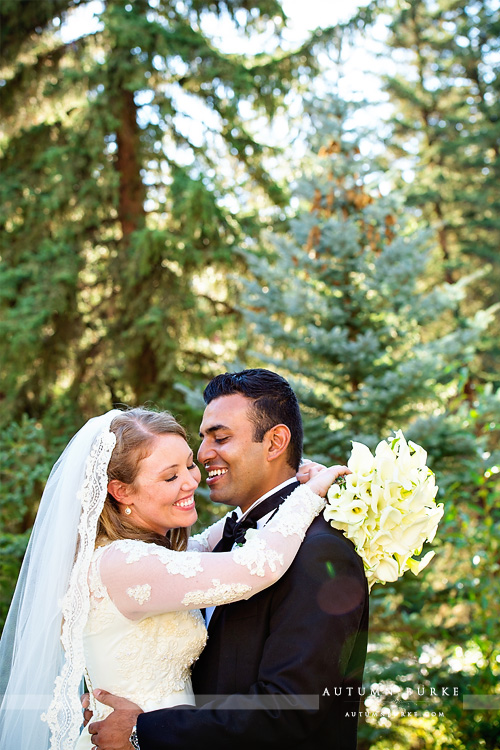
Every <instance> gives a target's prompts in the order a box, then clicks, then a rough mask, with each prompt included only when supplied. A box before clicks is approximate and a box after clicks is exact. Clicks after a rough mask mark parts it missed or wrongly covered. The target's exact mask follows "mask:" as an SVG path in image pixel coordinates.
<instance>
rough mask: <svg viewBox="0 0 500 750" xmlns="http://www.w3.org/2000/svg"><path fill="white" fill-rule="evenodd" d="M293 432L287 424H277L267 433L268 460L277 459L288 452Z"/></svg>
mask: <svg viewBox="0 0 500 750" xmlns="http://www.w3.org/2000/svg"><path fill="white" fill-rule="evenodd" d="M291 437H292V434H291V432H290V430H289V428H288V427H287V426H286V424H277V425H275V426H274V427H272V428H271V429H270V430H268V431H267V433H266V440H268V449H267V460H268V461H275V460H276V459H277V458H279V457H280V456H283V455H284V454H286V452H287V450H288V446H289V445H290V439H291Z"/></svg>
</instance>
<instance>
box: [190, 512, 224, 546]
mask: <svg viewBox="0 0 500 750" xmlns="http://www.w3.org/2000/svg"><path fill="white" fill-rule="evenodd" d="M227 515H228V514H226V515H225V516H224V518H220V519H219V520H218V521H216V522H215V523H213V524H212V525H211V526H209V527H208V529H205V531H202V532H201V533H200V534H195V535H194V536H191V537H189V539H188V550H198V552H211V551H212V550H213V548H214V547H215V545H216V544H217V542H218V541H219V539H221V538H222V532H223V531H224V524H225V523H226V518H227Z"/></svg>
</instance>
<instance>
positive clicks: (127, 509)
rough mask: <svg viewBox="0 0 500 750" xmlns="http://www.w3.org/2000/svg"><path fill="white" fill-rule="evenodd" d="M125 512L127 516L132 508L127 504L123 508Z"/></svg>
mask: <svg viewBox="0 0 500 750" xmlns="http://www.w3.org/2000/svg"><path fill="white" fill-rule="evenodd" d="M125 513H126V515H127V516H129V515H130V514H131V513H132V509H131V508H129V507H128V505H127V507H126V508H125Z"/></svg>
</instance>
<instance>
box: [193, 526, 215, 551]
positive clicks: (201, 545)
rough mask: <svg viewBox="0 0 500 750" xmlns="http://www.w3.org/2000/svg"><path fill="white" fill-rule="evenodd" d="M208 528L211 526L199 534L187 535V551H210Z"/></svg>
mask: <svg viewBox="0 0 500 750" xmlns="http://www.w3.org/2000/svg"><path fill="white" fill-rule="evenodd" d="M210 529H211V526H209V527H208V529H205V531H202V532H201V533H200V534H195V535H194V536H191V537H189V539H188V551H189V552H191V550H193V551H195V550H198V552H210V543H209V536H210Z"/></svg>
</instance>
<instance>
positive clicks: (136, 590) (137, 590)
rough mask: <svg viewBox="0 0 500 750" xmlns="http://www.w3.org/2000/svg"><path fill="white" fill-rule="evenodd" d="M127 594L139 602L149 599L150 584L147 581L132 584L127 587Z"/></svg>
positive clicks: (142, 602)
mask: <svg viewBox="0 0 500 750" xmlns="http://www.w3.org/2000/svg"><path fill="white" fill-rule="evenodd" d="M127 594H128V596H129V597H130V598H131V599H134V600H135V601H136V602H138V603H139V604H144V602H147V601H149V599H151V586H150V585H149V583H143V584H142V586H132V587H131V588H129V589H127Z"/></svg>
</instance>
